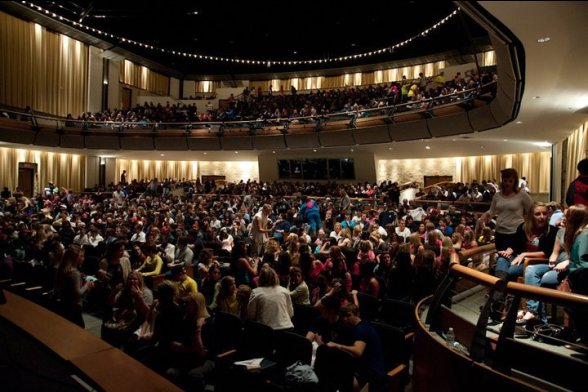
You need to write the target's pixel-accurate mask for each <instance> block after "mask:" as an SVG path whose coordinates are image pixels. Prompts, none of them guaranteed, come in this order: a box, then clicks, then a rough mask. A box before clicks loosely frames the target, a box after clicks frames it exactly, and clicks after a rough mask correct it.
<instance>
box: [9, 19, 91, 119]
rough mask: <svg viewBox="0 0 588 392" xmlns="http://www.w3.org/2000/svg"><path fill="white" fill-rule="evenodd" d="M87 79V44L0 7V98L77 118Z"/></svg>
mask: <svg viewBox="0 0 588 392" xmlns="http://www.w3.org/2000/svg"><path fill="white" fill-rule="evenodd" d="M87 80H88V46H87V45H84V44H83V43H82V42H80V41H77V40H74V39H71V38H69V37H68V36H66V35H62V34H55V33H52V32H49V31H47V29H45V28H44V27H42V26H40V25H38V24H35V23H31V22H25V21H23V20H21V19H18V18H15V17H13V16H11V15H8V14H5V13H4V12H0V102H2V103H3V104H7V105H11V106H16V107H21V108H24V107H26V106H30V107H31V108H32V109H33V110H36V111H39V112H44V113H49V114H56V115H59V116H66V115H67V114H68V113H71V114H72V115H74V117H77V116H78V115H79V114H80V113H82V112H84V111H85V110H86V100H87V91H88V84H87Z"/></svg>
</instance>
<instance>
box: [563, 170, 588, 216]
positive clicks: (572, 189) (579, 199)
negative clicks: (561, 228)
mask: <svg viewBox="0 0 588 392" xmlns="http://www.w3.org/2000/svg"><path fill="white" fill-rule="evenodd" d="M578 171H579V172H580V175H579V176H578V178H576V179H575V180H574V181H572V183H571V184H570V186H569V187H568V191H567V192H566V204H567V205H568V207H570V206H573V205H574V204H584V205H585V206H588V158H584V159H582V160H581V161H580V162H579V163H578Z"/></svg>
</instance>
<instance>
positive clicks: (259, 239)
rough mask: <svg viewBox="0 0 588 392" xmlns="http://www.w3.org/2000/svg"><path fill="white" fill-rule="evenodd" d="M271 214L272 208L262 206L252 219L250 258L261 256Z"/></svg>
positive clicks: (266, 238) (267, 205) (266, 205)
mask: <svg viewBox="0 0 588 392" xmlns="http://www.w3.org/2000/svg"><path fill="white" fill-rule="evenodd" d="M271 212H272V206H271V205H269V204H264V205H263V207H262V208H261V210H259V211H258V212H257V214H255V216H254V217H253V222H252V226H251V239H252V240H253V248H252V249H253V250H252V254H251V256H253V257H256V256H261V254H262V253H261V252H262V251H263V249H264V245H265V243H266V242H267V240H268V233H269V232H270V230H269V229H268V224H267V223H268V216H269V214H270V213H271Z"/></svg>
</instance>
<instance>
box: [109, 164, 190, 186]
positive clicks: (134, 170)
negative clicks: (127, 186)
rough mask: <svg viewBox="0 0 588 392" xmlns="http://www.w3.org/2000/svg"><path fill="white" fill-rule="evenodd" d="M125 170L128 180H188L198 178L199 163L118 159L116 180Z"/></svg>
mask: <svg viewBox="0 0 588 392" xmlns="http://www.w3.org/2000/svg"><path fill="white" fill-rule="evenodd" d="M123 170H126V171H127V180H128V181H132V180H139V181H140V180H151V179H152V178H158V179H159V180H162V179H164V178H172V179H176V180H179V179H182V178H185V179H188V180H194V179H196V178H197V177H198V161H146V160H131V159H117V160H116V168H115V178H120V174H121V173H122V171H123Z"/></svg>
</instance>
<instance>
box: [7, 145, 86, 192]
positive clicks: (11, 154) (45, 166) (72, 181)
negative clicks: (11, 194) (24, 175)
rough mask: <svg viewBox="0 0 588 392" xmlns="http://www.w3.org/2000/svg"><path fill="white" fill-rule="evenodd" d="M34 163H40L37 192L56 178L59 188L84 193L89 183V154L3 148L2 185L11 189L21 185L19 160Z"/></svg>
mask: <svg viewBox="0 0 588 392" xmlns="http://www.w3.org/2000/svg"><path fill="white" fill-rule="evenodd" d="M19 162H32V163H36V164H37V165H38V166H37V168H38V172H37V189H36V191H37V192H40V190H41V189H40V188H42V187H44V186H45V185H47V183H48V182H49V181H52V182H53V183H54V184H55V185H57V186H59V187H64V188H67V189H71V190H72V191H74V192H81V191H82V190H83V189H84V184H85V182H86V157H85V156H83V155H77V154H61V153H53V152H44V151H32V150H22V149H16V148H0V163H1V164H2V170H0V184H2V186H7V187H8V188H9V189H12V190H14V189H16V187H17V186H18V163H19Z"/></svg>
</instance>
